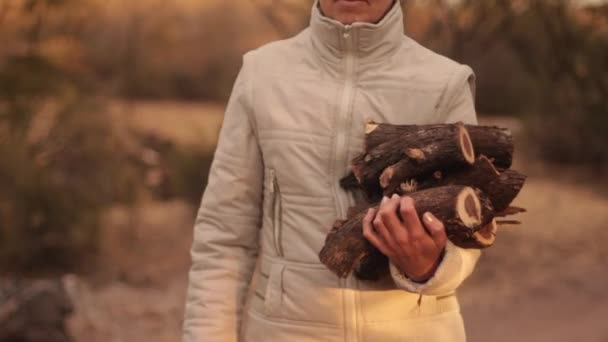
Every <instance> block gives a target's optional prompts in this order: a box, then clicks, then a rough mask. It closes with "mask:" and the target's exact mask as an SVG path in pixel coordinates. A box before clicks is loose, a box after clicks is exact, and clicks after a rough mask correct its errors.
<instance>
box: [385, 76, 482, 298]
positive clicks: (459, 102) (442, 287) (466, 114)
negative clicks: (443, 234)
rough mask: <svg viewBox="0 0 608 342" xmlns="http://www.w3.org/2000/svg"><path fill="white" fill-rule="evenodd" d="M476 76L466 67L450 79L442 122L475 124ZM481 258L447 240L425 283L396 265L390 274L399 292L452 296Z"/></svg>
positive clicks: (475, 252)
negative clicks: (415, 279) (411, 276)
mask: <svg viewBox="0 0 608 342" xmlns="http://www.w3.org/2000/svg"><path fill="white" fill-rule="evenodd" d="M474 98H475V74H474V73H473V71H472V70H471V68H469V67H468V66H465V65H462V66H460V68H459V69H458V71H457V72H456V73H454V75H453V76H452V78H451V79H450V81H449V82H448V85H447V87H446V90H445V93H444V96H443V99H442V101H443V103H440V105H439V111H440V115H441V116H440V117H441V121H440V122H444V123H454V122H458V121H462V122H463V123H465V124H473V125H476V124H477V114H476V111H475V100H474ZM480 255H481V251H480V250H479V249H464V248H460V247H458V246H456V245H454V244H453V243H452V242H451V241H449V240H448V242H447V244H446V248H445V253H444V254H443V259H442V260H441V263H440V264H439V266H438V267H437V270H436V271H435V274H434V275H433V276H432V277H431V278H430V279H429V280H427V281H426V282H425V283H416V282H414V281H412V280H410V279H408V278H407V277H406V276H405V275H404V274H403V273H402V272H401V271H400V270H399V269H398V268H397V267H396V266H395V265H393V264H392V263H391V264H390V272H391V276H392V278H393V280H394V281H395V284H397V286H398V287H399V288H401V289H404V290H406V291H409V292H414V293H420V294H423V295H432V296H442V295H447V294H450V293H452V292H454V291H455V290H456V289H457V288H458V287H459V286H460V284H462V282H463V281H464V280H465V279H466V278H467V277H468V276H469V275H470V274H471V273H472V272H473V269H474V268H475V265H476V264H477V260H478V259H479V257H480Z"/></svg>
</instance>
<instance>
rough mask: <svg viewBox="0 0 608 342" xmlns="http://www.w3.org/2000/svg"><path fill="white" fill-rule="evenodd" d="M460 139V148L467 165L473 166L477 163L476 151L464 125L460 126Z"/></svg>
mask: <svg viewBox="0 0 608 342" xmlns="http://www.w3.org/2000/svg"><path fill="white" fill-rule="evenodd" d="M458 137H459V140H460V148H461V149H462V155H463V156H464V159H465V161H466V162H467V163H469V164H471V165H473V163H475V149H474V148H473V143H472V142H471V136H470V135H469V132H468V131H467V129H466V128H465V127H464V125H459V126H458Z"/></svg>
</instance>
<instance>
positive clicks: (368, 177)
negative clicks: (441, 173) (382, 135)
mask: <svg viewBox="0 0 608 342" xmlns="http://www.w3.org/2000/svg"><path fill="white" fill-rule="evenodd" d="M474 161H475V151H474V149H473V145H472V143H471V139H470V137H469V134H468V132H467V130H466V128H464V126H463V125H462V124H453V125H441V126H435V127H433V128H430V129H427V128H420V129H418V130H412V131H410V132H408V133H407V134H402V135H401V136H400V137H399V139H393V140H390V141H386V142H384V143H381V144H379V145H377V146H375V147H374V148H372V149H370V150H368V151H367V153H365V154H362V155H360V156H358V157H357V158H355V159H354V160H353V163H352V171H353V174H354V176H355V177H356V179H357V182H358V183H359V184H360V185H361V186H362V187H363V189H364V190H365V192H366V193H367V195H368V197H369V198H370V201H374V200H376V199H377V197H378V195H379V194H380V193H382V189H383V188H385V187H387V186H388V185H389V183H390V181H391V179H392V178H393V177H398V178H401V179H405V178H413V177H416V176H419V175H422V174H425V173H428V172H432V171H435V170H437V169H441V168H450V167H458V166H462V165H470V164H473V163H474ZM351 180H352V178H351ZM345 181H346V180H345Z"/></svg>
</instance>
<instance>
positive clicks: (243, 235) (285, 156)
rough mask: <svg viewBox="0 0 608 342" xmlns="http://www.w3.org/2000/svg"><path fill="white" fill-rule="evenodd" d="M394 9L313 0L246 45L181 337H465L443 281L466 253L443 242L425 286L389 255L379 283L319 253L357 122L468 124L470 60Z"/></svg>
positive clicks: (457, 277) (201, 215)
mask: <svg viewBox="0 0 608 342" xmlns="http://www.w3.org/2000/svg"><path fill="white" fill-rule="evenodd" d="M402 20H403V17H402V12H401V7H400V6H399V3H398V2H396V4H395V5H394V6H393V7H392V9H391V10H390V11H389V12H388V13H387V14H386V16H385V17H384V18H383V19H382V20H381V21H380V22H379V23H377V24H369V23H355V24H353V25H343V24H341V23H339V22H337V21H335V20H332V19H329V18H327V17H325V16H323V14H321V12H320V11H319V9H318V4H317V2H315V5H314V6H313V10H312V17H311V20H310V26H309V27H308V28H306V29H305V30H304V31H302V32H301V33H300V34H298V35H297V36H295V37H293V38H290V39H287V40H283V41H278V42H274V43H270V44H268V45H265V46H263V47H261V48H258V49H256V50H254V51H251V52H248V53H247V54H245V56H244V59H243V66H242V68H241V70H240V73H239V75H238V78H237V80H236V82H235V85H234V88H233V91H232V95H231V97H230V100H229V102H228V106H227V108H226V113H225V118H224V123H223V125H222V128H221V132H220V137H219V142H218V146H217V150H216V152H215V156H214V160H213V163H212V166H211V171H210V175H209V182H208V185H207V188H206V189H205V192H204V195H203V198H202V202H201V205H200V208H199V211H198V215H197V219H196V223H195V226H194V242H193V244H192V248H191V257H192V266H191V270H190V273H189V286H188V292H187V300H186V301H187V302H186V311H185V316H184V323H183V340H182V341H183V342H234V341H255V342H258V341H328V342H333V341H336V342H337V341H374V342H376V341H378V342H389V341H437V342H450V341H464V340H465V332H464V327H463V321H462V317H461V315H460V312H459V306H458V302H457V299H456V297H455V290H456V289H457V288H458V286H459V285H460V284H461V283H462V281H463V280H464V279H465V278H466V277H467V276H468V275H469V274H470V273H471V271H472V270H473V268H474V265H475V263H476V261H477V259H478V257H479V255H480V252H479V251H478V250H465V249H461V248H459V247H456V246H454V245H453V244H452V243H450V242H448V245H447V247H446V253H445V255H444V258H443V260H442V262H441V264H440V266H439V267H438V269H437V271H436V273H435V275H434V276H433V277H432V278H431V279H430V280H429V281H428V282H426V283H424V284H417V283H414V282H412V281H410V280H409V279H407V278H405V277H404V276H403V275H401V274H400V272H399V271H397V269H396V268H395V267H394V266H393V265H391V276H390V277H386V278H385V279H383V280H381V281H378V282H366V281H358V280H356V279H354V278H353V277H352V276H350V277H349V278H347V279H339V278H338V277H337V276H335V275H334V274H332V273H331V272H330V271H328V270H327V269H326V268H325V267H324V266H323V265H322V264H321V263H320V262H319V258H318V253H319V251H320V249H321V247H322V245H323V243H324V240H325V236H326V234H327V232H328V230H329V229H330V227H331V226H332V224H333V222H334V220H336V219H337V218H344V217H345V216H346V210H347V208H348V207H349V206H351V205H353V204H354V203H355V196H354V195H352V194H351V193H347V192H345V191H344V190H342V189H341V188H340V186H339V185H338V180H339V179H340V178H341V177H343V176H344V175H346V174H347V173H348V171H349V161H350V160H351V159H352V158H353V157H354V156H355V155H357V154H358V153H360V152H361V151H362V150H363V143H364V140H363V139H364V129H365V123H366V122H367V121H368V120H374V121H377V122H388V123H393V124H428V123H443V122H456V121H463V122H465V123H473V124H474V123H476V114H475V108H474V101H473V95H474V75H473V72H472V71H471V69H470V68H469V67H467V66H465V65H461V64H458V63H456V62H453V61H451V60H449V59H447V58H445V57H442V56H439V55H437V54H435V53H433V52H431V51H429V50H427V49H426V48H424V47H422V46H420V45H419V44H417V43H416V42H415V41H413V40H412V39H410V38H408V37H407V36H405V35H404V33H403V22H402ZM256 261H257V262H256ZM256 266H257V267H256ZM250 284H252V286H251V288H250Z"/></svg>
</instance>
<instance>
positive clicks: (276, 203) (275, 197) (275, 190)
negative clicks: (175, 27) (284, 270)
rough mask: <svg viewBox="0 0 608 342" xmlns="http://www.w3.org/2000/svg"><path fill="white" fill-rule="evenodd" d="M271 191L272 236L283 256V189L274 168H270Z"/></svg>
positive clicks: (279, 253) (279, 254)
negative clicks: (281, 189)
mask: <svg viewBox="0 0 608 342" xmlns="http://www.w3.org/2000/svg"><path fill="white" fill-rule="evenodd" d="M270 193H271V195H272V238H273V242H274V250H275V251H276V252H277V255H278V256H279V257H281V258H282V257H283V246H282V244H281V233H282V232H281V231H282V229H281V228H282V224H281V214H282V213H281V210H282V209H281V191H280V189H279V183H278V182H277V177H276V174H275V171H274V169H270Z"/></svg>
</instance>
